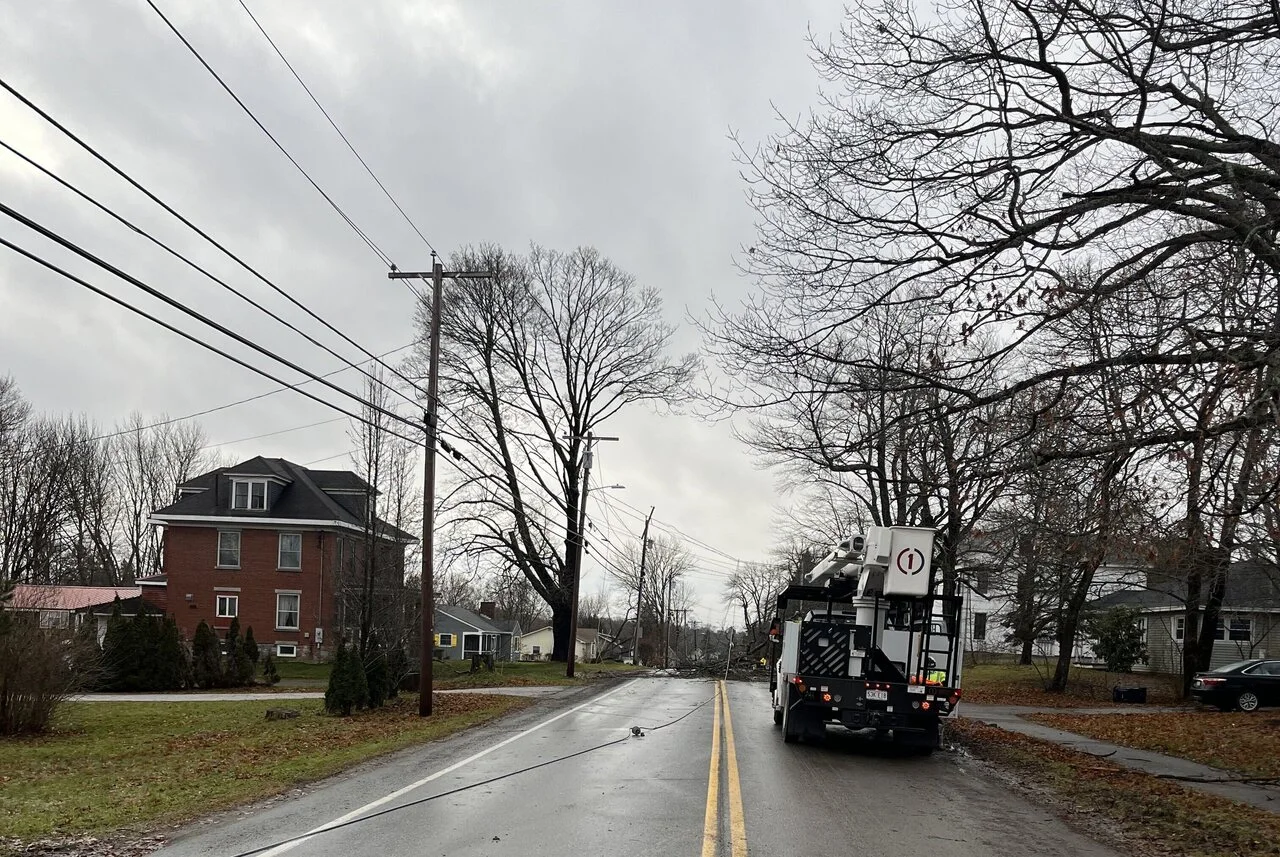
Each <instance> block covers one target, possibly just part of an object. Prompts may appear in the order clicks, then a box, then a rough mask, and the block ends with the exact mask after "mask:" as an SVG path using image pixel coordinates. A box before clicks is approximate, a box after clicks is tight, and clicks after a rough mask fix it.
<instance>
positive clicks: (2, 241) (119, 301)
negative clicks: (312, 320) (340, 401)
mask: <svg viewBox="0 0 1280 857" xmlns="http://www.w3.org/2000/svg"><path fill="white" fill-rule="evenodd" d="M0 246H4V247H8V248H9V249H10V250H12V251H14V252H15V253H17V254H18V255H20V256H24V257H26V258H27V259H30V260H31V261H33V262H35V263H36V264H38V265H41V266H43V267H44V268H47V269H48V270H50V271H52V272H53V273H55V274H58V275H60V276H62V277H64V278H65V279H68V280H70V281H71V282H73V283H76V284H77V285H79V286H82V287H83V288H86V289H88V290H89V291H91V292H93V293H94V294H96V295H98V296H100V297H103V298H106V299H107V300H109V301H111V302H112V303H114V304H116V305H118V306H121V307H124V308H125V309H127V310H129V311H130V312H132V313H135V314H137V315H139V316H141V317H143V318H145V319H146V320H147V321H150V322H152V323H154V324H157V325H159V326H160V327H163V328H164V329H165V330H168V331H170V332H171V333H175V334H177V335H178V336H180V337H182V338H183V339H186V340H188V341H189V342H194V343H195V344H196V345H199V346H200V347H201V348H205V349H207V350H209V351H212V352H213V353H214V354H217V355H218V356H220V357H225V358H226V359H227V360H230V361H231V362H232V363H235V364H236V365H238V366H241V367H243V368H245V369H248V370H249V371H250V372H254V373H256V374H258V375H261V376H262V377H264V378H266V379H268V380H270V381H274V382H275V383H277V384H281V385H284V386H290V385H288V384H287V383H286V382H285V381H284V380H282V379H281V378H278V377H277V376H275V375H273V374H271V373H270V372H268V371H267V370H265V369H262V368H260V367H258V366H254V365H253V364H251V363H249V362H248V361H246V360H242V359H241V358H239V357H236V356H235V355H233V354H229V353H227V352H226V351H223V350H222V349H221V348H218V347H217V346H216V345H213V344H212V343H209V342H206V341H205V340H203V339H201V338H200V337H198V336H196V335H195V334H193V333H188V332H187V331H185V330H182V329H181V328H178V327H176V326H174V325H172V324H170V323H169V322H167V321H164V320H162V319H160V318H157V317H156V316H154V315H152V314H151V313H149V312H147V311H146V310H144V309H142V308H140V307H136V306H134V305H133V304H131V303H129V302H128V301H126V300H124V299H123V298H119V297H116V296H115V295H113V294H111V293H109V292H106V291H104V290H103V289H100V288H98V287H97V286H95V285H93V284H92V283H90V282H89V281H87V280H85V279H82V278H81V277H78V276H76V275H75V274H72V273H71V272H70V271H67V270H66V269H64V268H60V267H59V266H57V265H55V264H54V263H53V262H50V261H48V260H47V259H44V258H42V257H40V256H38V255H36V254H35V253H32V252H31V251H29V250H26V249H25V248H23V247H19V246H18V245H17V244H14V243H13V242H11V241H9V240H8V239H6V238H5V237H4V236H0ZM268 353H269V352H268ZM273 359H279V358H274V356H273ZM298 371H301V372H304V373H305V370H301V369H299V370H298ZM306 374H310V373H306ZM312 380H319V378H318V377H316V378H313V379H312ZM299 387H300V385H292V389H294V390H295V391H296V392H297V393H299V394H301V395H303V396H306V397H307V398H308V399H311V400H312V401H315V402H318V403H320V404H322V405H324V406H325V407H327V408H332V409H333V410H335V411H338V412H339V413H341V414H345V415H346V416H348V417H350V418H352V419H354V420H359V421H360V422H362V423H364V424H366V425H370V426H373V425H374V424H373V423H372V422H371V421H370V420H369V419H367V418H366V417H363V416H361V415H360V414H357V413H355V412H353V411H348V410H347V409H345V408H343V407H342V406H340V405H335V404H334V403H333V402H329V401H326V400H324V399H322V398H320V397H319V396H317V395H315V394H314V393H312V392H310V391H309V390H302V389H299ZM362 401H363V400H362ZM366 404H368V403H366ZM397 416H398V415H397ZM379 428H382V430H383V431H386V432H387V433H388V434H390V435H393V436H395V437H398V438H400V439H401V440H406V441H409V442H410V443H414V444H420V443H421V442H422V441H421V439H420V438H412V437H407V436H405V435H402V434H400V433H398V432H395V431H392V430H391V429H388V428H386V427H379Z"/></svg>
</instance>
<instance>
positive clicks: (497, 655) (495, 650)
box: [435, 607, 520, 661]
mask: <svg viewBox="0 0 1280 857" xmlns="http://www.w3.org/2000/svg"><path fill="white" fill-rule="evenodd" d="M497 621H498V620H493V619H487V618H485V617H484V616H481V615H480V614H479V613H475V612H473V611H471V610H468V609H466V608H465V607H437V608H436V615H435V634H436V645H435V650H436V656H437V657H441V658H443V659H444V660H446V661H453V660H460V659H466V658H470V657H471V656H472V655H489V654H492V655H493V657H494V660H498V661H509V660H514V658H513V657H512V652H513V650H515V647H513V637H518V636H519V627H520V626H519V625H518V624H515V627H514V633H513V629H511V628H508V627H500V626H499V625H498V624H496V622H497ZM504 624H505V623H504Z"/></svg>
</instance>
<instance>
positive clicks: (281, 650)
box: [276, 643, 298, 658]
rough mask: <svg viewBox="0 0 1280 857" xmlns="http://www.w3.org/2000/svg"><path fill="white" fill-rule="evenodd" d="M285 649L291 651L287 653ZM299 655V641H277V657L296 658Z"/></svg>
mask: <svg viewBox="0 0 1280 857" xmlns="http://www.w3.org/2000/svg"><path fill="white" fill-rule="evenodd" d="M285 649H288V650H289V651H288V652H287V653H286V652H285ZM297 656H298V644H297V643H276V657H277V658H296V657H297Z"/></svg>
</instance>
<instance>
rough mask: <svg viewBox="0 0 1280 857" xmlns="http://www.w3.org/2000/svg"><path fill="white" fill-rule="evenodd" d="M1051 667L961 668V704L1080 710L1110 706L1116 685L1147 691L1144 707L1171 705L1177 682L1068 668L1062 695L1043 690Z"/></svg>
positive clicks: (1039, 664)
mask: <svg viewBox="0 0 1280 857" xmlns="http://www.w3.org/2000/svg"><path fill="white" fill-rule="evenodd" d="M1053 668H1054V664H1053V663H1052V662H1050V663H1049V664H1047V665H1046V664H1045V663H1043V662H1037V663H1036V664H1032V665H1029V666H1022V665H1019V664H1013V663H994V664H977V665H973V666H969V667H966V668H965V671H964V677H963V680H962V684H963V692H964V696H963V701H964V702H971V703H975V704H978V705H1037V706H1043V707H1046V708H1080V707H1099V706H1110V705H1113V703H1112V701H1111V689H1112V688H1113V687H1115V686H1116V685H1117V684H1119V685H1139V686H1143V687H1146V688H1147V704H1148V705H1173V704H1175V703H1176V702H1177V701H1178V700H1177V694H1176V690H1177V687H1176V683H1177V679H1176V678H1174V677H1171V676H1164V675H1154V674H1151V673H1109V672H1106V671H1104V670H1093V669H1087V668H1083V667H1072V669H1071V673H1070V677H1069V680H1068V683H1067V690H1066V692H1065V693H1051V692H1049V691H1047V690H1046V689H1045V688H1046V686H1047V685H1048V684H1049V681H1050V679H1052V678H1053Z"/></svg>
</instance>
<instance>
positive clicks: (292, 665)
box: [276, 658, 333, 685]
mask: <svg viewBox="0 0 1280 857" xmlns="http://www.w3.org/2000/svg"><path fill="white" fill-rule="evenodd" d="M331 669H333V665H332V664H329V663H323V664H309V663H307V662H306V661H293V660H287V659H285V658H276V671H277V672H278V673H280V678H282V679H286V678H288V679H302V680H304V681H314V682H316V684H319V685H326V684H328V683H329V671H330V670H331Z"/></svg>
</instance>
